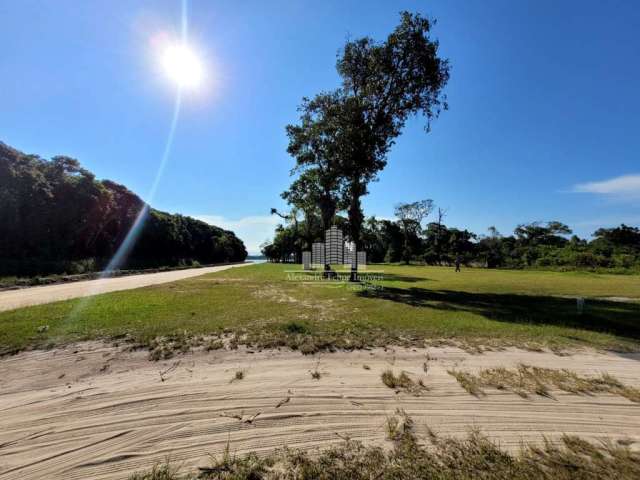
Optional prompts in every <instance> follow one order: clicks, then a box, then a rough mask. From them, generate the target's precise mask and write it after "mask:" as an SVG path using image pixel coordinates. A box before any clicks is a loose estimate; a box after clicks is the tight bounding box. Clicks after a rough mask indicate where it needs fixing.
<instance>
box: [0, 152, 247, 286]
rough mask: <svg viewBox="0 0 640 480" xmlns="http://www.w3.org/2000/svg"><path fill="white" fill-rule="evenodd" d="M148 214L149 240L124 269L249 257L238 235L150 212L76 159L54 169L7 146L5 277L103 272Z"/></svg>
mask: <svg viewBox="0 0 640 480" xmlns="http://www.w3.org/2000/svg"><path fill="white" fill-rule="evenodd" d="M140 212H143V215H144V218H143V222H142V228H141V232H140V235H139V237H138V240H137V242H136V244H135V245H134V247H133V249H132V250H131V252H130V255H129V258H128V259H127V261H126V263H125V265H124V267H127V268H128V267H134V268H140V267H159V266H167V265H178V264H192V263H194V262H198V263H207V264H208V263H217V262H228V261H241V260H244V259H245V257H246V250H245V248H244V245H243V243H242V241H240V240H239V239H238V238H237V237H236V236H235V235H234V234H233V233H232V232H229V231H226V230H223V229H221V228H218V227H214V226H211V225H208V224H206V223H204V222H201V221H199V220H196V219H193V218H190V217H186V216H182V215H172V214H168V213H165V212H160V211H158V210H155V209H152V208H148V206H146V205H145V203H144V202H143V201H142V200H141V199H140V198H139V197H138V196H137V195H135V194H134V193H133V192H131V191H129V190H128V189H127V188H126V187H124V186H123V185H119V184H117V183H115V182H112V181H110V180H102V181H100V180H96V178H95V176H94V175H93V174H92V173H91V172H89V171H88V170H86V169H84V168H82V166H81V165H80V163H79V162H78V161H77V160H75V159H72V158H69V157H64V156H58V157H54V158H52V159H51V160H50V161H47V160H44V159H42V158H40V157H38V156H36V155H26V154H24V153H22V152H19V151H17V150H15V149H13V148H11V147H9V146H7V145H5V144H2V143H0V275H41V274H49V273H63V272H66V273H81V272H84V271H94V270H100V269H102V268H104V267H105V266H106V264H107V263H108V262H109V259H111V258H112V257H113V255H114V254H115V252H116V251H117V250H118V247H119V246H120V245H121V244H122V241H123V240H124V238H125V236H126V235H127V232H128V231H129V229H130V228H131V226H132V225H133V223H134V221H135V219H136V217H137V216H138V214H139V213H140Z"/></svg>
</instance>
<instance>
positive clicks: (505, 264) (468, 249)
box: [262, 202, 640, 271]
mask: <svg viewBox="0 0 640 480" xmlns="http://www.w3.org/2000/svg"><path fill="white" fill-rule="evenodd" d="M417 203H420V202H416V204H417ZM416 204H401V205H399V206H398V207H397V208H396V215H397V216H398V218H397V220H378V219H376V218H375V217H369V218H367V219H366V220H365V221H364V223H363V226H362V231H361V234H360V237H361V245H362V248H363V249H364V250H365V251H366V252H367V256H368V260H369V262H372V263H382V262H405V263H408V262H419V263H425V264H428V265H452V264H453V263H455V261H456V259H459V261H460V262H461V263H463V264H465V265H473V266H479V267H488V268H536V267H538V268H558V269H591V270H597V269H614V270H620V271H637V270H640V229H639V228H636V227H630V226H627V225H620V226H619V227H616V228H600V229H598V230H596V231H595V232H594V233H593V238H592V239H591V240H585V239H582V238H579V237H578V236H576V235H572V231H571V229H570V228H569V227H568V226H567V225H565V224H563V223H560V222H556V221H553V222H547V223H541V222H533V223H528V224H521V225H518V226H517V227H516V229H515V230H514V232H513V234H512V235H502V234H500V232H498V231H497V230H496V229H495V228H493V227H490V228H489V229H488V232H487V233H486V234H483V235H478V234H476V233H473V232H470V231H469V230H466V229H465V230H461V229H458V228H452V227H447V226H446V225H445V224H444V222H443V212H442V210H440V212H439V213H440V215H438V214H437V213H436V215H435V216H436V217H437V218H436V221H432V222H427V223H425V224H424V226H423V224H422V223H421V222H420V221H418V220H416V217H415V216H414V218H409V217H410V216H407V215H406V212H407V207H411V206H413V207H414V208H413V210H414V211H415V206H416ZM403 207H404V208H403ZM409 210H410V211H411V208H409ZM424 213H425V211H424V210H423V211H422V213H421V215H423V216H424V217H425V218H426V216H427V215H428V210H427V215H424ZM419 217H420V215H418V218H419ZM347 222H348V220H347V219H346V218H344V217H343V216H340V215H336V216H335V217H334V223H335V224H336V225H339V226H341V228H342V229H343V231H344V232H345V238H346V239H347V240H350V237H349V233H348V232H349V228H347V227H346V224H347ZM321 224H322V222H321V219H320V215H319V213H318V212H316V213H315V214H314V213H313V212H312V211H307V212H306V215H305V216H304V217H302V218H300V219H296V220H295V221H293V219H290V220H289V219H288V220H287V221H286V222H283V224H282V225H279V226H278V227H277V228H276V231H275V236H274V239H273V241H272V242H269V243H266V244H264V245H263V246H262V252H263V253H264V255H265V256H266V257H267V258H268V259H269V260H270V261H272V262H289V261H296V262H299V261H300V258H301V254H302V251H303V250H310V249H311V247H310V245H311V244H312V243H313V242H321V241H324V231H323V229H322V227H321Z"/></svg>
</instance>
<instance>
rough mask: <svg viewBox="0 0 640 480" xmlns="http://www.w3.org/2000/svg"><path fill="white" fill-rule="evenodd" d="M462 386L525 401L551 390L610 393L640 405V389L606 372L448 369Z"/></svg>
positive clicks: (526, 367)
mask: <svg viewBox="0 0 640 480" xmlns="http://www.w3.org/2000/svg"><path fill="white" fill-rule="evenodd" d="M448 373H449V374H450V375H452V376H453V377H455V379H456V380H457V381H458V383H459V384H460V386H461V387H462V388H464V389H465V390H466V391H467V392H469V393H471V394H472V395H475V396H482V395H485V394H486V392H485V391H484V389H485V388H494V389H496V390H505V391H510V392H513V393H516V394H518V395H520V396H521V397H523V398H528V397H529V395H531V394H535V395H540V396H544V397H549V398H552V394H551V389H553V388H555V389H557V390H561V391H563V392H568V393H575V394H578V395H593V394H596V393H611V394H614V395H620V396H622V397H625V398H627V399H629V400H630V401H632V402H636V403H640V389H637V388H634V387H630V386H627V385H624V384H623V383H622V382H620V381H619V380H618V379H617V378H615V377H614V376H612V375H610V374H608V373H603V374H602V375H600V376H596V377H585V376H581V375H578V374H577V373H575V372H572V371H570V370H566V369H553V368H541V367H533V366H530V365H524V364H520V365H518V367H517V368H515V369H507V368H504V367H498V368H489V369H485V370H480V371H479V372H478V374H473V373H469V372H462V371H459V370H449V371H448Z"/></svg>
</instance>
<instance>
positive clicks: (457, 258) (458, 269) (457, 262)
mask: <svg viewBox="0 0 640 480" xmlns="http://www.w3.org/2000/svg"><path fill="white" fill-rule="evenodd" d="M459 271H460V255H456V272H459Z"/></svg>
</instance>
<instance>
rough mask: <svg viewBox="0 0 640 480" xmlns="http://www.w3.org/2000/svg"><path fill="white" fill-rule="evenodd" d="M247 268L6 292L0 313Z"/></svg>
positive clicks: (209, 269) (2, 294) (179, 272)
mask: <svg viewBox="0 0 640 480" xmlns="http://www.w3.org/2000/svg"><path fill="white" fill-rule="evenodd" d="M246 265H251V263H240V264H235V265H220V266H217V267H204V268H189V269H187V270H174V271H171V272H159V273H145V274H141V275H128V276H124V277H114V278H102V279H98V280H85V281H82V282H71V283H59V284H55V285H45V286H42V287H30V288H22V289H19V290H8V291H5V292H0V312H1V311H4V310H13V309H14V308H20V307H27V306H29V305H39V304H41V303H50V302H57V301H59V300H68V299H70V298H78V297H88V296H90V295H97V294H99V293H107V292H116V291H118V290H130V289H132V288H139V287H146V286H148V285H156V284H158V283H168V282H174V281H176V280H182V279H183V278H190V277H196V276H198V275H204V274H205V273H212V272H220V271H222V270H227V269H229V268H236V267H244V266H246Z"/></svg>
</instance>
